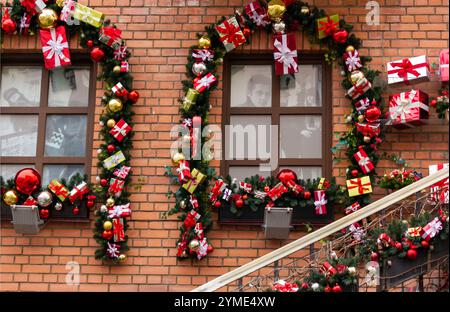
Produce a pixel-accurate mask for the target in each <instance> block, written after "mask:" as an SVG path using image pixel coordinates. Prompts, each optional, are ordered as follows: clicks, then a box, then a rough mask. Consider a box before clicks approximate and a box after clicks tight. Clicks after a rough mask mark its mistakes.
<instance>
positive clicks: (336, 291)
mask: <svg viewBox="0 0 450 312" xmlns="http://www.w3.org/2000/svg"><path fill="white" fill-rule="evenodd" d="M333 292H335V293H340V292H342V287H341V286H339V285H336V286H334V287H333Z"/></svg>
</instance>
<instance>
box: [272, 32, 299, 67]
mask: <svg viewBox="0 0 450 312" xmlns="http://www.w3.org/2000/svg"><path fill="white" fill-rule="evenodd" d="M273 50H274V53H273V56H274V59H275V73H276V74H277V75H279V76H281V75H287V74H293V73H296V72H298V66H297V62H298V59H297V48H296V44H295V34H294V33H289V34H275V35H274V42H273Z"/></svg>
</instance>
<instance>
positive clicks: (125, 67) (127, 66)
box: [120, 61, 130, 73]
mask: <svg viewBox="0 0 450 312" xmlns="http://www.w3.org/2000/svg"><path fill="white" fill-rule="evenodd" d="M129 71H130V64H128V62H127V61H122V62H120V72H121V73H128V72H129Z"/></svg>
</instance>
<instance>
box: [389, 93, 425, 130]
mask: <svg viewBox="0 0 450 312" xmlns="http://www.w3.org/2000/svg"><path fill="white" fill-rule="evenodd" d="M429 110H430V108H429V107H428V94H426V93H425V92H423V91H420V90H411V91H409V92H402V93H400V94H394V95H391V96H389V119H390V120H389V124H391V125H393V126H395V127H396V128H407V127H412V126H413V125H416V126H417V125H420V124H422V123H423V122H422V121H421V120H422V119H428V115H429V113H428V112H429Z"/></svg>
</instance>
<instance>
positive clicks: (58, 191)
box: [52, 184, 69, 197]
mask: <svg viewBox="0 0 450 312" xmlns="http://www.w3.org/2000/svg"><path fill="white" fill-rule="evenodd" d="M52 191H53V193H55V195H56V197H58V196H60V195H61V196H64V197H67V195H69V191H68V190H67V189H66V187H65V186H64V185H62V184H60V185H53V186H52Z"/></svg>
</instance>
